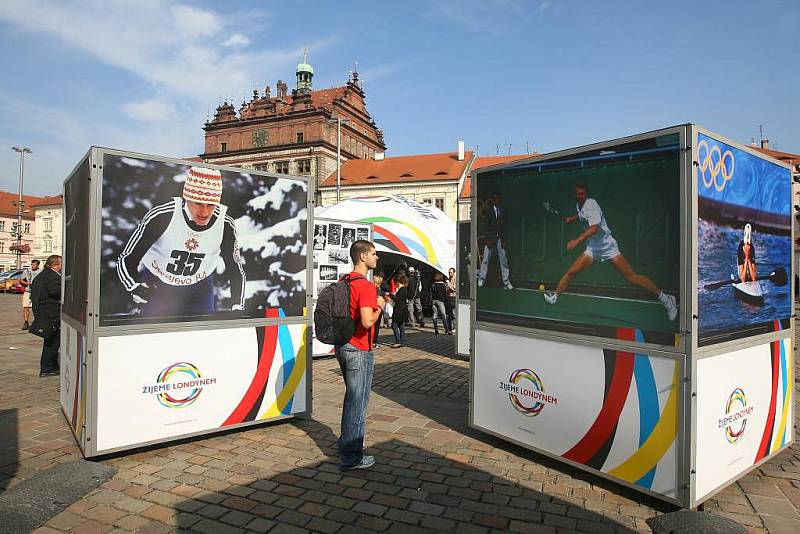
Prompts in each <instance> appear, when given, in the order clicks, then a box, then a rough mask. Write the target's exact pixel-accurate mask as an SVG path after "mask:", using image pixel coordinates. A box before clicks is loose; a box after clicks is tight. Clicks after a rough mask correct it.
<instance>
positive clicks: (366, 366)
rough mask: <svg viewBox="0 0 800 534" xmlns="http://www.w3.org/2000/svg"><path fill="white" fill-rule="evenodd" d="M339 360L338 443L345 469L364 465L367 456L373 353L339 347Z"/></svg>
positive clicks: (340, 460) (348, 346)
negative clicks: (341, 391) (340, 403)
mask: <svg viewBox="0 0 800 534" xmlns="http://www.w3.org/2000/svg"><path fill="white" fill-rule="evenodd" d="M336 360H337V361H338V362H339V367H340V368H341V370H342V376H343V377H344V384H345V393H344V406H343V408H342V435H341V436H340V437H339V440H338V442H337V445H338V448H339V462H340V467H341V468H343V469H346V468H348V467H352V466H354V465H356V464H358V463H360V462H361V458H362V457H363V456H364V427H365V426H366V420H365V418H366V413H367V404H368V403H369V391H370V389H371V388H372V370H373V355H372V351H366V350H359V349H357V348H356V347H354V346H353V345H351V344H350V343H347V344H345V345H342V346H341V347H336Z"/></svg>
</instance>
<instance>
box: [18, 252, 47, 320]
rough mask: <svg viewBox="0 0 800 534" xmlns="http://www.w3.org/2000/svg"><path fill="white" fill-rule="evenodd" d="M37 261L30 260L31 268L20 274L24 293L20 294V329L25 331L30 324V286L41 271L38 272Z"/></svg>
mask: <svg viewBox="0 0 800 534" xmlns="http://www.w3.org/2000/svg"><path fill="white" fill-rule="evenodd" d="M39 263H40V262H39V260H31V268H30V269H25V270H24V271H23V274H22V285H23V286H25V292H24V293H23V294H22V329H23V330H27V329H28V327H29V326H30V324H31V284H32V283H33V279H34V278H36V277H37V276H38V275H39V274H40V273H41V272H42V271H40V270H39Z"/></svg>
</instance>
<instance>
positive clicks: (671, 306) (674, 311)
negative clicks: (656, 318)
mask: <svg viewBox="0 0 800 534" xmlns="http://www.w3.org/2000/svg"><path fill="white" fill-rule="evenodd" d="M664 296H665V297H666V299H667V301H666V302H663V303H662V304H664V308H666V309H667V317H668V318H669V320H670V321H674V320H675V318H676V317H677V316H678V304H677V303H676V302H675V297H673V296H672V295H667V294H666V293H664Z"/></svg>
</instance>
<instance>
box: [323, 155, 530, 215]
mask: <svg viewBox="0 0 800 534" xmlns="http://www.w3.org/2000/svg"><path fill="white" fill-rule="evenodd" d="M535 155H536V154H517V155H513V156H475V155H474V153H473V152H471V151H465V150H464V144H463V142H462V141H459V144H458V151H456V152H445V153H443V154H418V155H413V156H396V157H391V158H383V157H381V156H380V155H378V156H377V158H376V159H373V160H370V159H364V160H351V161H348V162H345V163H344V164H343V165H342V170H341V180H340V182H341V183H340V191H339V195H340V197H341V200H346V199H348V198H352V197H356V196H367V195H400V196H403V197H407V198H410V199H413V200H416V201H417V202H422V203H426V204H431V205H433V206H436V207H437V208H439V209H440V210H442V211H443V212H445V213H446V214H447V216H448V217H450V218H451V219H452V220H453V221H454V222H455V221H458V220H462V221H463V220H468V219H469V202H470V194H471V191H472V186H471V184H472V172H473V171H475V170H477V169H481V168H483V167H489V166H492V165H499V164H500V163H508V162H511V161H516V160H519V159H524V158H529V157H532V156H535ZM317 203H318V204H319V205H321V206H330V205H332V204H336V173H335V172H334V173H332V174H331V175H330V176H328V178H327V179H326V180H325V181H324V182H323V183H322V185H321V186H320V187H319V190H318V191H317Z"/></svg>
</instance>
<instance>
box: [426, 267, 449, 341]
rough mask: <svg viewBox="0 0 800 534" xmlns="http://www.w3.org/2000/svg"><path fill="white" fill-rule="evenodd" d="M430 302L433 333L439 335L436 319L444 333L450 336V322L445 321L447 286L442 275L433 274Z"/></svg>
mask: <svg viewBox="0 0 800 534" xmlns="http://www.w3.org/2000/svg"><path fill="white" fill-rule="evenodd" d="M431 300H432V301H433V302H432V305H433V331H434V333H435V334H436V335H439V325H438V323H437V322H436V321H437V319H441V320H442V325H443V326H444V333H445V334H447V335H448V336H449V335H452V333H453V332H452V331H451V330H450V321H449V320H448V319H447V307H446V306H445V301H446V300H447V285H446V284H445V283H444V276H442V273H435V274H434V275H433V285H432V286H431Z"/></svg>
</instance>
